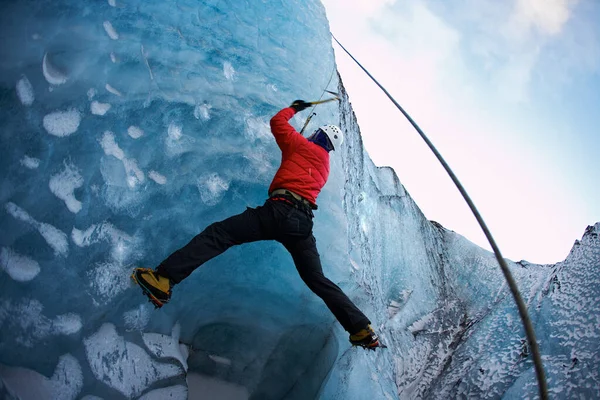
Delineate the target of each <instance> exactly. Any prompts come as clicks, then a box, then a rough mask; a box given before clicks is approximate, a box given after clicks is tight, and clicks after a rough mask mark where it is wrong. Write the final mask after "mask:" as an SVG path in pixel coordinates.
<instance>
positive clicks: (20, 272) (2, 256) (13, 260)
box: [0, 247, 40, 282]
mask: <svg viewBox="0 0 600 400" xmlns="http://www.w3.org/2000/svg"><path fill="white" fill-rule="evenodd" d="M0 266H1V267H2V269H3V270H4V271H6V273H7V274H8V276H10V277H11V278H12V279H14V280H15V281H18V282H27V281H30V280H32V279H33V278H35V277H36V276H37V274H39V273H40V264H38V262H37V261H35V260H33V259H31V258H29V257H27V256H23V255H20V254H18V253H17V252H15V251H14V250H12V249H11V248H10V247H3V248H2V252H1V253H0Z"/></svg>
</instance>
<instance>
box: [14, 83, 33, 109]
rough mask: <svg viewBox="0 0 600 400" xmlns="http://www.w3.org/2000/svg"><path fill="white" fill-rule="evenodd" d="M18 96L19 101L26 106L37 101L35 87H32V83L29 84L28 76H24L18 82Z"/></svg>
mask: <svg viewBox="0 0 600 400" xmlns="http://www.w3.org/2000/svg"><path fill="white" fill-rule="evenodd" d="M17 96H19V100H20V101H21V104H23V105H24V106H30V105H32V104H33V101H34V100H35V94H34V93H33V86H31V82H29V79H27V77H26V76H23V77H22V78H21V79H19V81H18V82H17Z"/></svg>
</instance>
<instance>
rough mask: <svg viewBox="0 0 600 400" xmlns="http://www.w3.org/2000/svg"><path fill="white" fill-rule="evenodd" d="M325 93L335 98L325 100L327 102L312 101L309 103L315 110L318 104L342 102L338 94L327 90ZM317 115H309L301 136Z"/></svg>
mask: <svg viewBox="0 0 600 400" xmlns="http://www.w3.org/2000/svg"><path fill="white" fill-rule="evenodd" d="M325 91H326V92H327V93H329V94H332V95H333V96H334V97H332V98H330V99H325V100H317V101H310V102H309V103H310V104H311V105H312V106H313V110H314V107H315V106H316V105H317V104H323V103H329V102H330V101H335V100H338V101H339V100H340V98H339V97H338V94H337V93H336V92H331V91H329V90H325ZM315 115H317V114H316V113H314V112H313V113H312V114H310V115H309V117H308V118H306V122H305V123H304V126H303V127H302V130H301V131H300V134H301V135H302V133H303V132H304V130H305V129H306V126H307V125H308V123H309V122H310V120H311V119H312V117H314V116H315Z"/></svg>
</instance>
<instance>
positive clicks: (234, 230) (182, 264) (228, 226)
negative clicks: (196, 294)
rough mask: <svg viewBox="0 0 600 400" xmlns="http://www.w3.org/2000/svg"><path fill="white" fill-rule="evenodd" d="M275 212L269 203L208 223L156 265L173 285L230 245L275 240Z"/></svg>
mask: <svg viewBox="0 0 600 400" xmlns="http://www.w3.org/2000/svg"><path fill="white" fill-rule="evenodd" d="M272 224H273V218H272V211H271V209H270V207H269V206H266V205H265V206H261V207H257V208H247V209H246V211H244V212H243V213H241V214H238V215H235V216H233V217H229V218H227V219H225V220H223V221H220V222H215V223H214V224H212V225H209V226H208V227H207V228H206V229H204V231H202V233H200V234H198V235H197V236H196V237H194V238H193V239H192V240H191V241H190V242H189V243H188V244H187V245H185V246H184V247H182V248H181V249H179V250H177V251H175V252H174V253H173V254H171V255H170V256H169V257H167V258H166V259H165V260H164V261H163V262H161V263H160V265H159V266H158V267H157V268H156V272H157V273H158V274H160V275H162V276H164V277H167V278H169V279H170V280H171V281H172V282H173V283H174V284H175V283H179V282H181V281H182V280H183V279H185V278H187V277H188V276H189V275H190V274H191V273H192V272H193V271H194V270H195V269H196V268H198V267H199V266H200V265H202V264H204V263H205V262H207V261H208V260H210V259H212V258H214V257H216V256H218V255H219V254H221V253H223V252H225V250H227V249H229V248H230V247H231V246H235V245H238V244H242V243H249V242H255V241H258V240H267V239H272V238H273V237H272V236H273V234H272Z"/></svg>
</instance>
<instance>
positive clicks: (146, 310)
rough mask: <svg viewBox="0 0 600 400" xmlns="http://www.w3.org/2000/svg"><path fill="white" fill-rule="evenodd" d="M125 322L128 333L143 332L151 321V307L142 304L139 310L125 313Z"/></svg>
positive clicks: (135, 309)
mask: <svg viewBox="0 0 600 400" xmlns="http://www.w3.org/2000/svg"><path fill="white" fill-rule="evenodd" d="M123 320H124V321H125V329H126V330H127V331H141V330H143V329H144V328H145V327H146V325H147V324H148V322H149V321H150V307H148V306H147V305H145V304H140V306H139V307H138V308H134V309H133V310H129V311H126V312H124V313H123Z"/></svg>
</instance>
